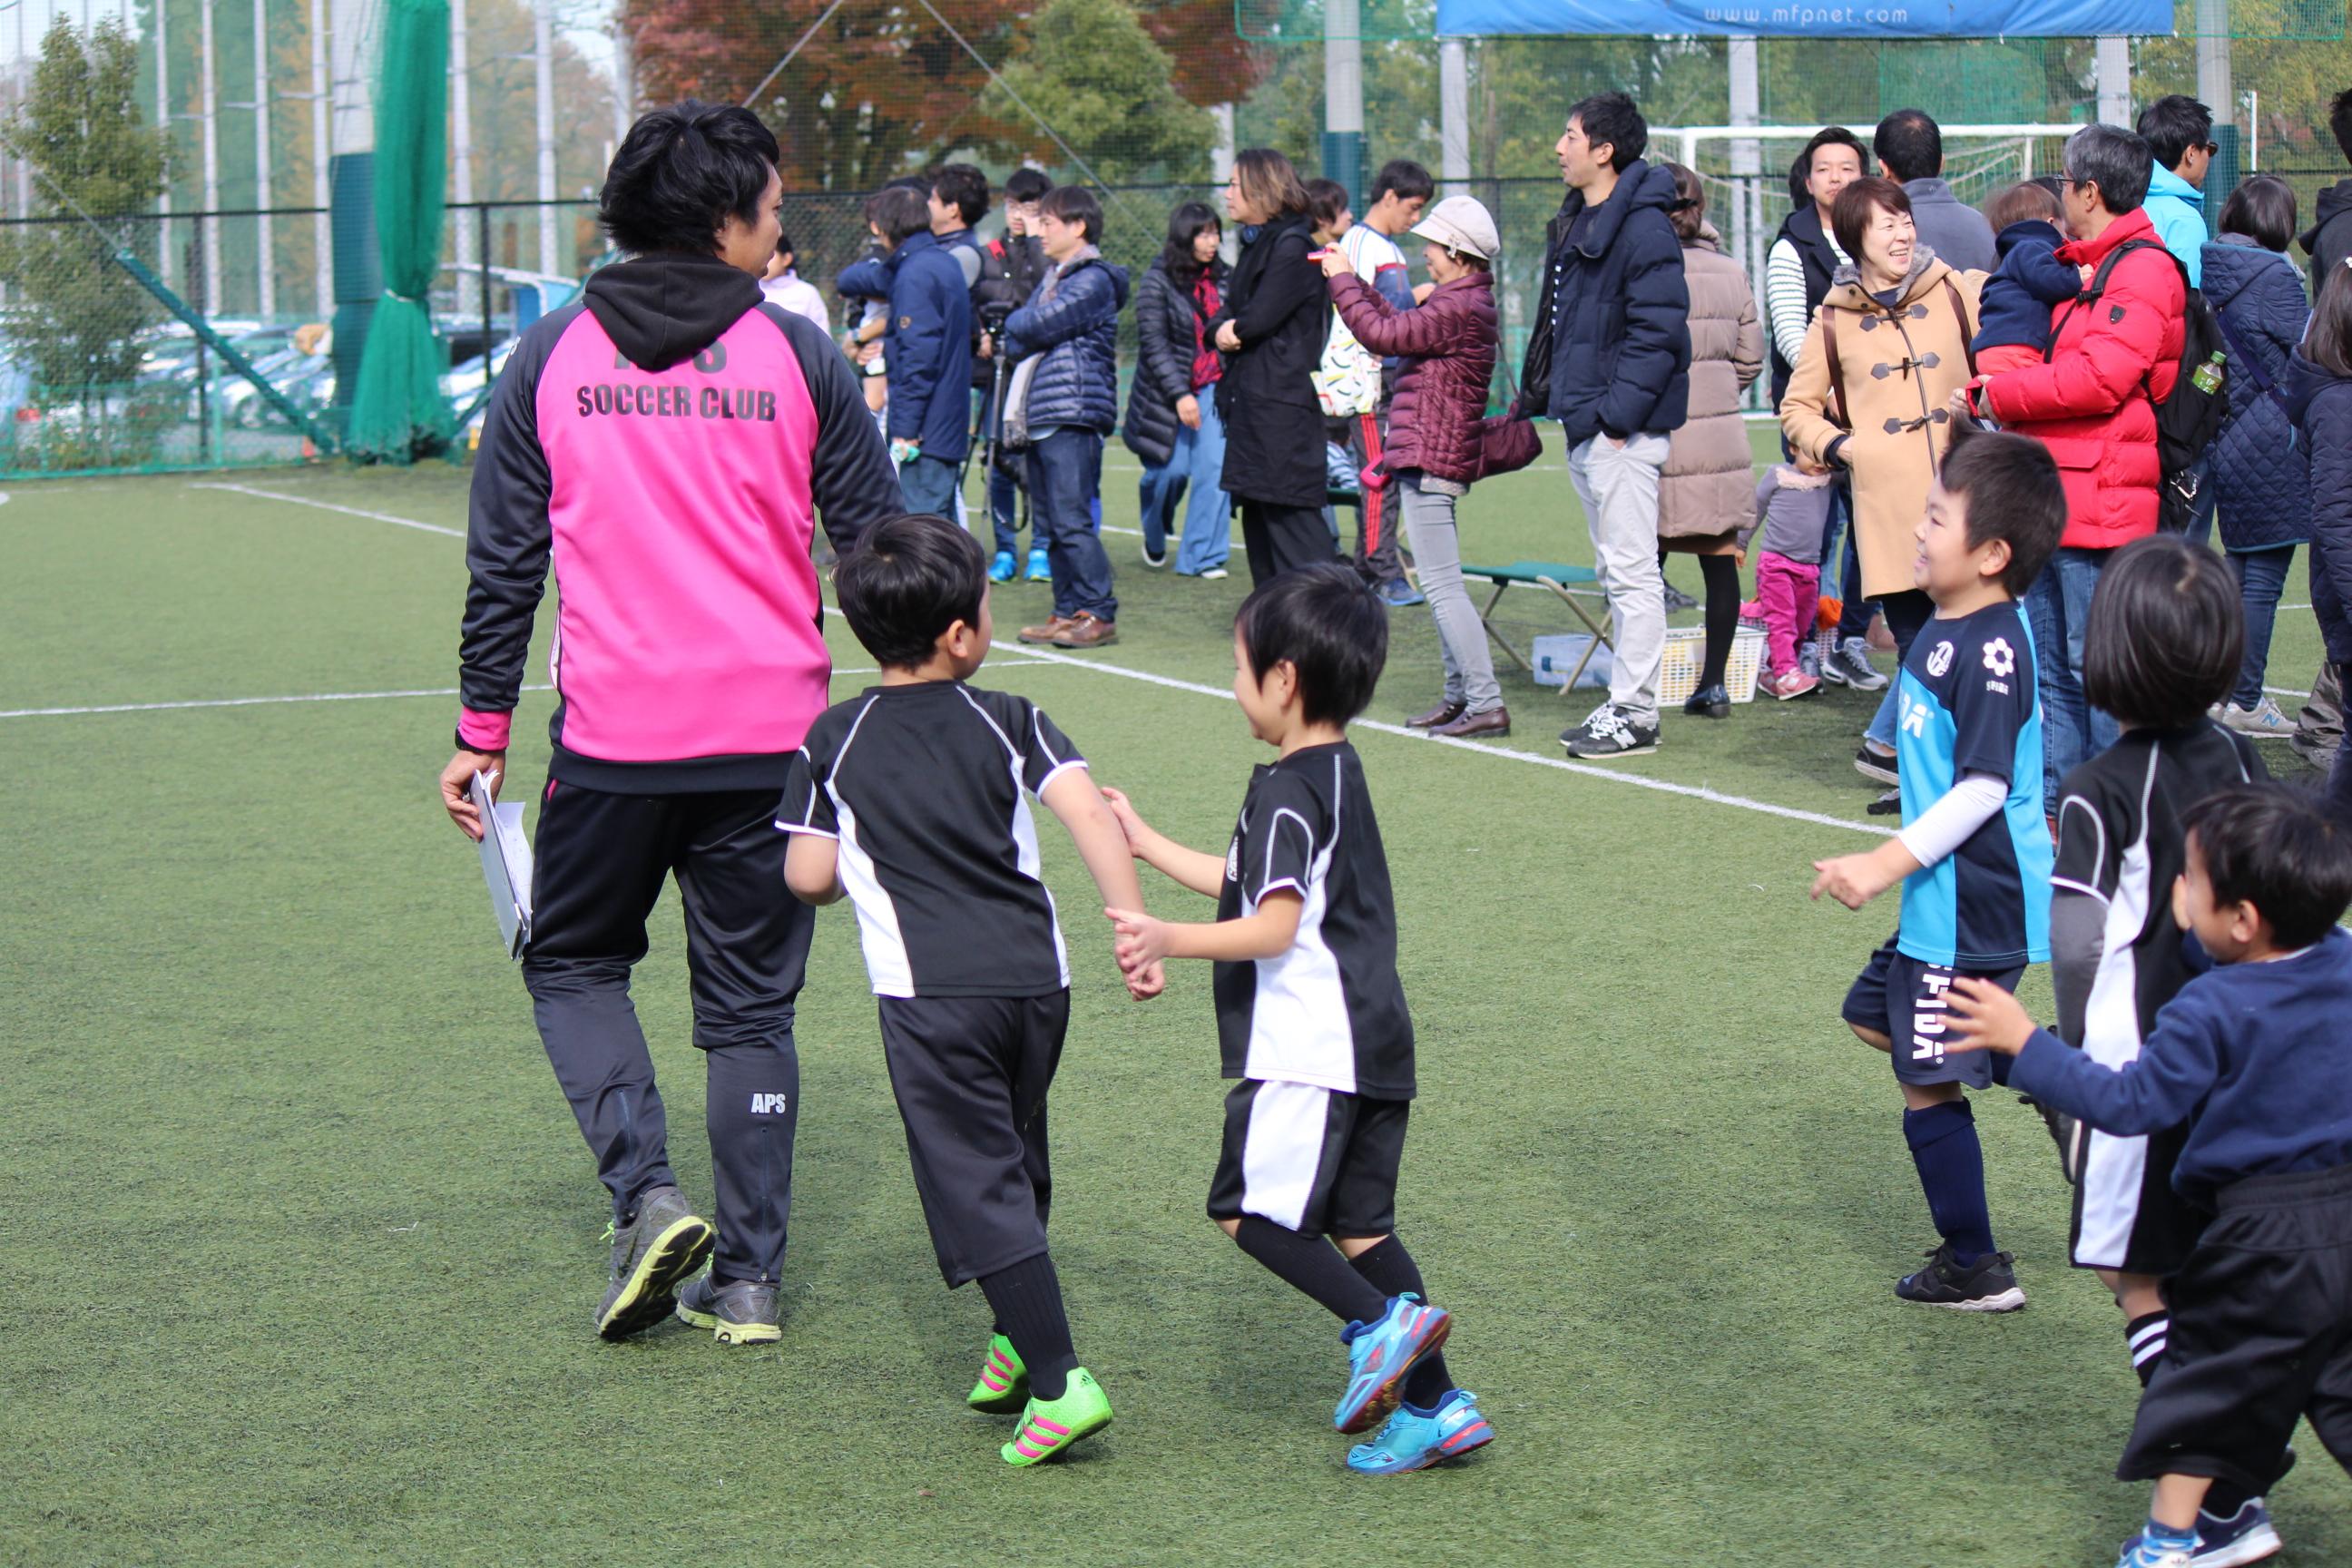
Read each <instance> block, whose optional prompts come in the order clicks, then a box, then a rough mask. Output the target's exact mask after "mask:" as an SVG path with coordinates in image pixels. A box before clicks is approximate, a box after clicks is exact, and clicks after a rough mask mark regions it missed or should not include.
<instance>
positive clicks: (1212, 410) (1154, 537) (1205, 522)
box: [1136, 388, 1234, 577]
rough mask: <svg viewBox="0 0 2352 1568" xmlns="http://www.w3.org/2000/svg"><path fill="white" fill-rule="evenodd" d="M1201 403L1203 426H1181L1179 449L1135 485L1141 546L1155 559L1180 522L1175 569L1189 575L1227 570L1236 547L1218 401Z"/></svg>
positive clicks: (1206, 399)
mask: <svg viewBox="0 0 2352 1568" xmlns="http://www.w3.org/2000/svg"><path fill="white" fill-rule="evenodd" d="M1209 390H1211V389H1208V388H1203V389H1202V391H1203V392H1204V393H1206V392H1208V391H1209ZM1200 403H1201V427H1200V428H1199V429H1198V430H1188V429H1186V428H1185V427H1184V426H1183V425H1182V424H1181V423H1180V424H1178V426H1176V449H1175V451H1174V452H1173V453H1172V454H1171V456H1170V457H1169V459H1168V461H1167V462H1166V463H1164V464H1162V465H1160V467H1159V468H1145V469H1144V470H1143V479H1142V480H1141V481H1140V482H1139V484H1138V485H1137V487H1136V489H1137V494H1138V497H1139V500H1140V501H1141V503H1142V510H1143V548H1144V549H1146V550H1148V551H1150V552H1151V553H1152V554H1154V555H1158V554H1161V553H1162V552H1165V551H1166V550H1167V548H1168V525H1169V524H1170V523H1171V522H1173V523H1176V524H1177V542H1176V570H1177V571H1178V572H1179V573H1180V574H1182V575H1184V576H1187V577H1197V576H1199V575H1200V574H1202V573H1203V572H1206V571H1207V570H1208V569H1209V568H1210V567H1212V566H1223V564H1224V563H1225V556H1226V555H1227V554H1228V553H1230V552H1231V551H1232V549H1233V535H1234V507H1233V502H1232V500H1229V499H1228V498H1227V497H1226V495H1225V492H1224V488H1223V481H1224V471H1225V427H1224V426H1223V424H1222V423H1220V422H1219V421H1218V418H1217V405H1216V401H1215V399H1214V398H1213V397H1210V396H1206V395H1203V396H1202V398H1201V400H1200ZM1188 490H1189V491H1190V498H1189V500H1188V499H1187V493H1186V492H1187V491H1188ZM1180 509H1181V510H1180Z"/></svg>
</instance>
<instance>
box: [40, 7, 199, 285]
mask: <svg viewBox="0 0 2352 1568" xmlns="http://www.w3.org/2000/svg"><path fill="white" fill-rule="evenodd" d="M170 9H171V6H170V5H169V4H168V3H167V0H155V128H156V129H157V130H159V131H161V132H163V137H164V144H165V145H166V146H169V145H170V143H171V136H172V56H171V50H170V46H169V44H168V43H167V41H166V37H165V35H166V34H167V33H168V32H169V31H170V28H169V27H168V26H167V25H166V24H165V21H164V17H163V14H164V13H165V12H166V11H168V10H170ZM24 14H25V0H16V15H17V16H18V17H20V18H21V17H22V16H24ZM18 26H19V30H20V31H21V28H22V23H21V21H20V22H19V24H18ZM155 213H156V216H157V217H158V219H159V220H160V221H159V222H158V223H157V224H156V231H155V263H156V267H157V268H158V269H159V271H160V272H161V274H162V276H163V284H164V287H166V288H169V287H170V286H171V282H172V274H173V272H174V271H176V270H178V269H177V268H174V267H173V265H172V182H171V179H170V178H169V176H168V175H167V176H166V177H165V179H164V181H163V190H161V191H160V192H158V193H156V197H155Z"/></svg>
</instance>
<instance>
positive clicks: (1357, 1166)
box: [1209, 1079, 1412, 1237]
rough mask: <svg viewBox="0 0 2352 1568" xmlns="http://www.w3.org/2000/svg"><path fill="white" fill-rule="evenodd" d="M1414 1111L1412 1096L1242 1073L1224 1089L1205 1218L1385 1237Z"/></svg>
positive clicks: (1312, 1233) (1328, 1233)
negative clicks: (1371, 1095) (1367, 1093)
mask: <svg viewBox="0 0 2352 1568" xmlns="http://www.w3.org/2000/svg"><path fill="white" fill-rule="evenodd" d="M1411 1110H1412V1101H1411V1100H1369V1099H1366V1098H1365V1097H1364V1096H1362V1095H1357V1094H1343V1093H1341V1092H1340V1091H1339V1090H1337V1089H1318V1088H1317V1087H1316V1086H1315V1085H1313V1084H1307V1083H1286V1082H1280V1081H1276V1080H1269V1079H1242V1080H1241V1081H1240V1082H1238V1083H1236V1084H1234V1087H1233V1089H1232V1090H1231V1092H1229V1093H1228V1094H1227V1095H1226V1096H1225V1141H1224V1147H1223V1150H1222V1151H1220V1152H1219V1153H1218V1155H1217V1173H1216V1177H1215V1180H1214V1181H1213V1183H1212V1184H1210V1187H1209V1217H1210V1218H1212V1219H1219V1220H1225V1219H1239V1218H1241V1217H1242V1216H1243V1215H1258V1216H1259V1217H1260V1218H1262V1219H1268V1220H1272V1221H1273V1222H1274V1223H1275V1224H1276V1225H1279V1226H1286V1227H1287V1228H1289V1229H1291V1230H1297V1231H1304V1232H1306V1233H1307V1234H1308V1235H1310V1236H1343V1237H1381V1236H1386V1235H1388V1234H1389V1232H1391V1231H1392V1230H1394V1229H1395V1228H1396V1188H1397V1170H1398V1168H1399V1166H1400V1165H1401V1164H1402V1163H1403V1159H1404V1125H1405V1120H1406V1115H1407V1113H1408V1112H1409V1111H1411Z"/></svg>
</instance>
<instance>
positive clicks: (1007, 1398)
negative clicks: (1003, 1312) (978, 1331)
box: [963, 1334, 1029, 1415]
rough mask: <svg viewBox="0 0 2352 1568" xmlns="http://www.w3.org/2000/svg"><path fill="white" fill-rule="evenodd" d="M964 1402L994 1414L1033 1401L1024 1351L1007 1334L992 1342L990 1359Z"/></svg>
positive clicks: (1017, 1407) (999, 1335)
mask: <svg viewBox="0 0 2352 1568" xmlns="http://www.w3.org/2000/svg"><path fill="white" fill-rule="evenodd" d="M963 1402H964V1403H965V1404H966V1405H971V1407H972V1408H973V1409H974V1410H978V1411H982V1412H984V1413H986V1414H987V1415H1012V1414H1013V1413H1014V1412H1015V1411H1018V1410H1022V1409H1024V1408H1026V1407H1027V1405H1028V1404H1029V1369H1028V1368H1027V1367H1025V1366H1024V1365H1022V1364H1021V1352H1019V1351H1016V1350H1014V1349H1013V1342H1012V1341H1011V1340H1008V1339H1006V1338H1005V1337H1004V1336H1003V1334H997V1335H994V1336H992V1338H991V1339H990V1340H989V1342H988V1359H987V1360H986V1361H985V1362H982V1363H981V1368H980V1381H979V1382H978V1383H975V1384H972V1385H971V1393H970V1394H965V1395H964V1396H963Z"/></svg>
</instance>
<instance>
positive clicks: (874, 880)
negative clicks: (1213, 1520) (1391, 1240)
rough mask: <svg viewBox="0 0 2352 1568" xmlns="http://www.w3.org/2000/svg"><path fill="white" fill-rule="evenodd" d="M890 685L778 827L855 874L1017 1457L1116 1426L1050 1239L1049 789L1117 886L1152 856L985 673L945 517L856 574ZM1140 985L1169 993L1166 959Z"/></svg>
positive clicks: (1054, 983) (815, 892)
mask: <svg viewBox="0 0 2352 1568" xmlns="http://www.w3.org/2000/svg"><path fill="white" fill-rule="evenodd" d="M834 584H835V589H836V590H837V591H838V593H839V594H840V596H841V611H842V615H843V616H844V618H845V619H846V620H847V621H848V622H849V626H850V630H852V631H854V632H855V633H856V634H857V640H858V641H859V642H861V643H863V644H865V645H866V651H867V652H869V653H871V654H872V655H873V656H874V658H875V661H876V662H877V663H878V664H879V665H881V667H882V682H881V684H880V685H879V686H876V687H871V688H868V689H866V690H865V691H863V692H860V693H859V694H858V695H857V696H856V697H853V698H851V699H850V700H848V701H846V702H841V703H836V704H835V705H834V706H833V707H832V708H830V709H827V710H825V712H824V714H823V715H822V716H821V717H820V718H818V720H817V721H816V722H815V723H814V725H812V726H811V727H810V729H809V732H808V739H807V742H806V743H805V744H803V747H802V748H801V751H800V752H799V754H798V755H797V756H795V757H794V758H793V764H792V770H791V772H790V773H789V774H788V775H787V779H786V783H785V786H784V796H783V801H782V805H781V806H780V807H779V808H778V811H777V816H776V826H778V827H780V828H782V829H783V830H784V831H785V832H787V833H790V834H792V835H793V842H792V847H791V849H790V850H789V852H788V853H787V854H786V856H785V860H784V879H785V881H786V882H787V883H788V884H789V885H790V886H791V888H792V890H793V893H794V894H795V895H797V896H798V897H799V898H801V899H802V900H804V901H806V902H809V903H813V904H824V903H831V902H833V901H834V900H836V899H838V898H840V897H841V896H842V894H843V892H844V890H846V891H847V893H848V895H849V897H850V899H851V900H852V901H853V902H854V903H855V904H856V908H857V924H858V930H859V934H860V936H861V938H862V939H863V942H864V945H865V950H866V973H867V974H868V976H869V977H870V978H871V979H872V981H873V984H874V994H875V995H876V996H877V998H878V999H879V1005H880V1009H881V1015H882V1046H883V1051H884V1054H885V1056H886V1058H887V1061H888V1064H889V1068H890V1087H891V1090H892V1092H893V1093H894V1094H895V1095H896V1096H897V1098H898V1111H899V1115H900V1116H901V1117H902V1118H903V1119H904V1121H906V1124H907V1152H908V1157H909V1159H910V1160H911V1161H912V1162H913V1164H914V1170H915V1188H916V1191H917V1192H918V1193H919V1194H920V1195H921V1197H922V1201H923V1218H924V1220H925V1222H926V1223H927V1224H928V1225H929V1227H930V1233H931V1245H932V1247H933V1249H934V1250H935V1251H936V1252H937V1253H938V1255H939V1261H940V1273H941V1274H942V1275H944V1276H945V1277H946V1279H947V1282H948V1287H949V1289H954V1288H955V1287H957V1286H959V1285H961V1284H963V1283H964V1282H965V1281H966V1280H970V1279H977V1280H979V1281H980V1288H981V1289H982V1292H983V1293H985V1294H986V1296H987V1297H988V1304H989V1306H990V1308H991V1309H992V1310H993V1311H994V1312H995V1314H996V1333H995V1338H994V1340H993V1342H992V1344H991V1346H990V1348H989V1355H988V1360H987V1363H985V1364H984V1365H983V1366H982V1370H981V1375H980V1382H979V1384H977V1385H976V1386H974V1388H973V1389H972V1391H971V1394H970V1396H969V1399H968V1403H970V1404H971V1406H972V1407H973V1408H974V1409H977V1410H984V1411H990V1412H994V1413H1010V1412H1013V1411H1019V1412H1021V1426H1020V1429H1019V1430H1018V1431H1017V1432H1016V1433H1015V1434H1014V1435H1013V1441H1011V1442H1009V1443H1007V1444H1005V1445H1004V1447H1003V1458H1004V1460H1005V1462H1006V1463H1007V1464H1010V1465H1015V1466H1028V1465H1033V1464H1035V1463H1037V1462H1038V1461H1039V1460H1042V1459H1049V1458H1054V1457H1055V1456H1056V1455H1058V1454H1060V1453H1062V1452H1063V1451H1064V1450H1066V1448H1068V1447H1069V1446H1070V1445H1071V1444H1073V1443H1075V1442H1076V1441H1078V1440H1079V1439H1080V1438H1082V1437H1085V1436H1089V1435H1091V1434H1093V1433H1095V1432H1098V1431H1100V1430H1101V1429H1102V1428H1103V1427H1105V1426H1108V1425H1109V1424H1110V1418H1111V1409H1110V1402H1109V1400H1108V1398H1106V1397H1105V1396H1104V1394H1103V1392H1102V1389H1101V1387H1100V1386H1099V1385H1098V1384H1097V1383H1096V1382H1095V1380H1094V1378H1093V1377H1092V1376H1091V1375H1090V1374H1089V1373H1087V1370H1086V1369H1085V1368H1084V1367H1082V1366H1080V1365H1079V1364H1078V1358H1077V1352H1076V1350H1075V1349H1074V1348H1073V1346H1072V1343H1071V1336H1070V1323H1069V1318H1068V1316H1067V1314H1066V1311H1065V1310H1064V1308H1063V1304H1062V1289H1061V1283H1060V1281H1059V1279H1057V1278H1056V1277H1055V1272H1054V1264H1053V1259H1052V1258H1050V1257H1049V1256H1048V1255H1047V1252H1046V1245H1045V1216H1046V1209H1047V1205H1048V1200H1049V1198H1050V1197H1051V1194H1052V1190H1053V1181H1052V1173H1051V1168H1050V1166H1049V1164H1048V1163H1047V1158H1046V1141H1045V1092H1046V1089H1048V1088H1049V1087H1050V1086H1051V1084H1052V1083H1053V1079H1054V1069H1055V1065H1056V1064H1057V1063H1058V1062H1059V1061H1060V1059H1061V1055H1062V1037H1063V1035H1064V1032H1065V1031H1066V1029H1067V1027H1068V1026H1069V1019H1070V991H1069V985H1070V970H1069V961H1068V957H1067V955H1066V952H1064V949H1063V946H1062V932H1061V927H1060V924H1059V922H1058V921H1057V920H1056V919H1055V910H1054V898H1053V895H1052V894H1051V893H1049V892H1047V891H1046V890H1045V883H1044V881H1043V880H1041V879H1040V878H1039V875H1038V854H1037V834H1036V828H1035V826H1034V822H1033V821H1032V819H1031V816H1030V814H1029V800H1030V797H1031V796H1035V797H1036V798H1037V799H1039V800H1042V801H1044V802H1045V805H1046V807H1047V808H1048V809H1049V810H1051V811H1052V812H1053V813H1054V815H1055V816H1058V817H1060V818H1061V819H1062V825H1063V826H1065V827H1066V828H1068V829H1069V832H1070V837H1071V838H1072V839H1073V840H1074V841H1076V844H1077V847H1078V853H1079V854H1080V855H1081V856H1083V857H1084V858H1085V859H1086V862H1087V869H1088V870H1090V871H1092V872H1093V873H1094V878H1095V883H1096V886H1097V888H1099V889H1100V890H1101V892H1102V896H1103V899H1104V900H1105V902H1106V903H1108V904H1118V905H1129V904H1132V903H1134V902H1136V901H1137V900H1138V899H1139V889H1138V888H1137V884H1136V876H1135V864H1134V862H1133V860H1132V859H1130V858H1129V855H1128V850H1127V845H1126V843H1125V841H1124V840H1123V838H1122V837H1121V835H1120V830H1119V826H1118V823H1117V822H1116V821H1115V820H1114V819H1113V817H1112V816H1111V813H1110V809H1109V807H1108V805H1105V804H1104V802H1103V798H1102V795H1101V794H1100V792H1098V791H1097V789H1096V788H1095V785H1094V781H1093V779H1092V778H1091V777H1090V776H1089V774H1088V773H1087V763H1086V759H1085V758H1084V757H1082V756H1080V755H1079V754H1078V752H1077V750H1076V747H1074V746H1072V745H1071V744H1070V742H1069V740H1068V738H1067V737H1066V736H1065V735H1064V734H1063V733H1062V732H1061V731H1060V730H1058V729H1056V728H1055V725H1054V721H1052V720H1050V719H1048V718H1046V717H1045V714H1044V713H1042V712H1040V711H1039V710H1037V709H1036V708H1035V707H1034V706H1033V705H1032V704H1031V703H1030V702H1029V701H1028V700H1025V699H1024V698H1019V697H1013V696H1010V695H1007V694H1006V693H1004V692H1001V691H982V690H977V689H973V688H971V687H969V686H966V685H965V684H964V680H965V679H966V678H968V677H969V676H971V674H972V673H973V672H974V671H975V670H977V669H978V668H980V665H981V661H982V659H983V658H986V657H987V652H988V639H989V635H990V632H991V630H992V626H991V621H990V616H989V612H988V565H987V562H986V561H985V559H984V558H983V557H982V554H981V552H980V545H979V543H978V542H976V541H974V540H973V538H972V537H971V534H969V533H967V532H965V531H963V530H962V529H961V528H958V527H956V526H955V525H954V524H953V523H950V522H947V521H942V520H940V519H939V518H937V517H929V516H906V517H896V518H892V519H890V520H889V521H886V522H883V523H880V524H878V525H877V526H876V527H874V528H872V529H870V530H868V531H867V532H866V535H865V537H864V538H863V539H862V540H861V541H860V542H859V543H858V547H857V549H856V550H855V551H853V552H851V553H850V554H848V555H847V556H845V557H844V559H843V561H842V563H841V565H840V567H839V568H838V569H837V570H836V571H835V574H834ZM1127 984H1128V989H1129V992H1130V993H1132V994H1134V995H1135V996H1137V997H1138V998H1142V997H1146V996H1152V995H1156V994H1158V993H1159V991H1160V984H1161V980H1160V971H1159V968H1158V966H1157V965H1129V966H1128V973H1127Z"/></svg>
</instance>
